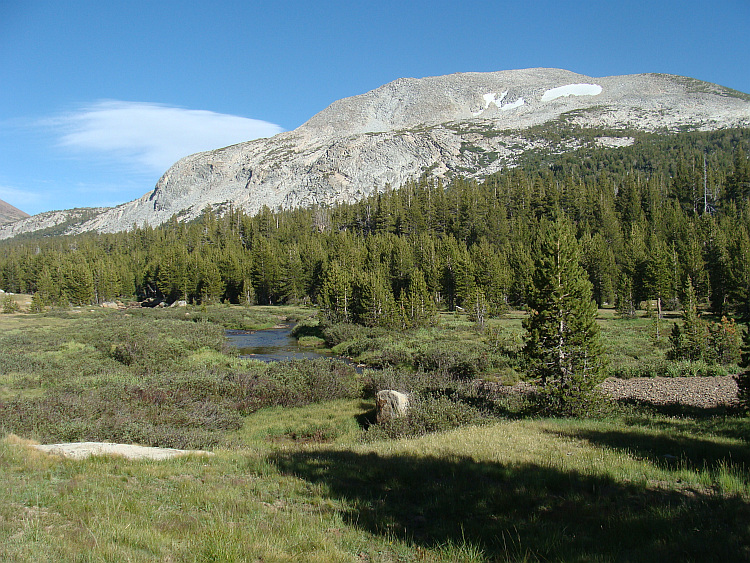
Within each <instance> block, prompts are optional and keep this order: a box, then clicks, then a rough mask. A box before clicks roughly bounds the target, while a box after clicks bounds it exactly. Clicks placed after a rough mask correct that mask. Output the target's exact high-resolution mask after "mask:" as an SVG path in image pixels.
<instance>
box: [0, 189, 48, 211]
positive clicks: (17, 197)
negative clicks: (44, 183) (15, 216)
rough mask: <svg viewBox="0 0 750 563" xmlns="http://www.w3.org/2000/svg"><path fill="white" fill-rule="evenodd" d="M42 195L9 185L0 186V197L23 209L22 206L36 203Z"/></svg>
mask: <svg viewBox="0 0 750 563" xmlns="http://www.w3.org/2000/svg"><path fill="white" fill-rule="evenodd" d="M43 196H44V194H41V193H38V192H32V191H29V190H21V189H18V188H11V187H10V186H0V199H1V200H3V201H4V202H5V203H9V204H10V205H12V206H13V207H17V208H19V209H21V210H23V211H26V210H25V209H24V206H27V205H35V204H38V203H39V202H40V201H41V200H42V198H43Z"/></svg>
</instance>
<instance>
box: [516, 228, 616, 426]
mask: <svg viewBox="0 0 750 563" xmlns="http://www.w3.org/2000/svg"><path fill="white" fill-rule="evenodd" d="M534 266H535V268H534V273H533V275H532V280H531V288H530V291H529V296H528V305H529V312H530V314H529V316H528V317H527V319H526V320H525V321H524V324H523V326H524V328H525V329H526V344H525V346H524V355H525V357H526V359H527V361H528V367H529V370H530V373H533V374H534V375H535V376H536V378H537V382H538V384H539V386H540V389H541V391H542V396H543V397H544V398H545V399H546V402H547V405H546V406H547V407H548V408H549V409H550V410H551V411H552V412H554V413H557V414H576V413H577V411H578V410H579V409H580V408H581V407H582V406H583V405H584V402H585V399H586V398H587V397H589V396H590V393H591V391H592V390H593V388H594V386H595V385H596V384H597V383H599V381H600V380H601V374H602V359H601V344H600V341H599V327H598V326H597V324H596V303H595V302H594V301H593V300H592V297H591V283H590V282H589V280H588V278H587V276H586V272H585V271H584V269H583V268H582V267H581V265H580V250H579V247H578V242H577V241H576V238H575V235H574V234H573V230H572V228H571V226H570V223H569V222H568V221H567V220H566V219H562V218H558V219H557V220H555V221H554V222H546V223H545V224H542V225H541V228H540V235H539V241H538V244H537V247H536V256H535V264H534Z"/></svg>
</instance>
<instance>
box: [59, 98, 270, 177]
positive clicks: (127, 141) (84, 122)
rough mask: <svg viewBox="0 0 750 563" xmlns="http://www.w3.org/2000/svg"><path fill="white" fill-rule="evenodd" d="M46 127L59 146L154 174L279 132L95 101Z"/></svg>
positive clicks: (220, 117) (160, 108) (223, 117)
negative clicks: (199, 154) (197, 156)
mask: <svg viewBox="0 0 750 563" xmlns="http://www.w3.org/2000/svg"><path fill="white" fill-rule="evenodd" d="M46 124H48V125H52V126H53V127H55V128H56V129H58V130H59V132H60V139H59V143H60V145H61V146H63V147H67V148H70V149H74V150H76V151H77V152H84V153H94V154H96V155H99V156H104V157H107V158H110V159H112V160H115V161H120V162H124V163H126V164H132V165H134V166H137V167H147V168H148V169H150V170H153V171H155V172H158V173H162V172H164V171H166V170H167V168H169V167H170V166H171V165H172V164H174V163H175V162H176V161H177V160H179V159H180V158H182V157H184V156H187V155H189V154H193V153H196V152H200V151H206V150H212V149H216V148H221V147H225V146H228V145H232V144H235V143H241V142H243V141H250V140H253V139H258V138H260V137H270V136H273V135H275V134H277V133H280V132H281V131H283V129H282V128H281V127H279V126H278V125H275V124H273V123H268V122H267V121H261V120H258V119H248V118H246V117H239V116H236V115H227V114H222V113H215V112H212V111H205V110H191V109H184V108H178V107H170V106H165V105H162V104H153V103H144V102H124V101H117V100H108V101H100V102H96V103H94V104H93V105H91V106H89V107H85V108H83V109H81V110H79V111H76V112H73V113H69V114H65V115H61V116H58V117H55V118H53V119H51V120H47V121H46Z"/></svg>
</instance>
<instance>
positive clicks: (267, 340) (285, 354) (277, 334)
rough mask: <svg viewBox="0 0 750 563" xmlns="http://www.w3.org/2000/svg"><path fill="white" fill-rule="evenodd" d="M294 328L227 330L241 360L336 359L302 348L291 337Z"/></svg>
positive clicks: (228, 336)
mask: <svg viewBox="0 0 750 563" xmlns="http://www.w3.org/2000/svg"><path fill="white" fill-rule="evenodd" d="M293 328H294V326H284V327H277V328H269V329H266V330H253V331H247V330H227V331H226V336H227V340H228V341H229V345H230V346H233V347H235V348H237V349H239V352H240V358H248V359H253V360H260V361H262V362H280V361H284V360H305V359H314V358H333V357H335V356H332V355H331V354H321V353H319V352H315V351H312V350H310V349H309V348H304V347H302V346H300V345H299V344H298V343H297V340H296V339H295V338H294V337H293V336H291V332H292V329H293Z"/></svg>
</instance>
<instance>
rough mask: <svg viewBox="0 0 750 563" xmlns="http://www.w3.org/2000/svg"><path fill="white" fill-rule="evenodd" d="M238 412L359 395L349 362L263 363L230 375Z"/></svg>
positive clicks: (296, 405) (304, 361)
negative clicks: (264, 364) (260, 365)
mask: <svg viewBox="0 0 750 563" xmlns="http://www.w3.org/2000/svg"><path fill="white" fill-rule="evenodd" d="M230 381H231V383H232V384H233V385H234V386H235V390H234V392H233V396H235V397H236V398H237V407H238V409H239V411H240V412H241V413H242V414H249V413H252V412H255V411H256V410H258V409H261V408H264V407H270V406H283V407H298V406H304V405H308V404H312V403H317V402H323V401H331V400H335V399H351V398H357V397H359V396H361V395H362V381H361V379H360V378H359V377H358V376H357V373H356V370H355V369H354V367H353V366H351V365H349V364H346V363H344V362H341V361H336V360H328V359H326V358H318V359H315V360H295V361H292V362H274V363H271V364H267V365H266V366H265V367H264V369H262V370H261V371H255V372H249V373H244V374H235V375H232V376H230Z"/></svg>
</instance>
